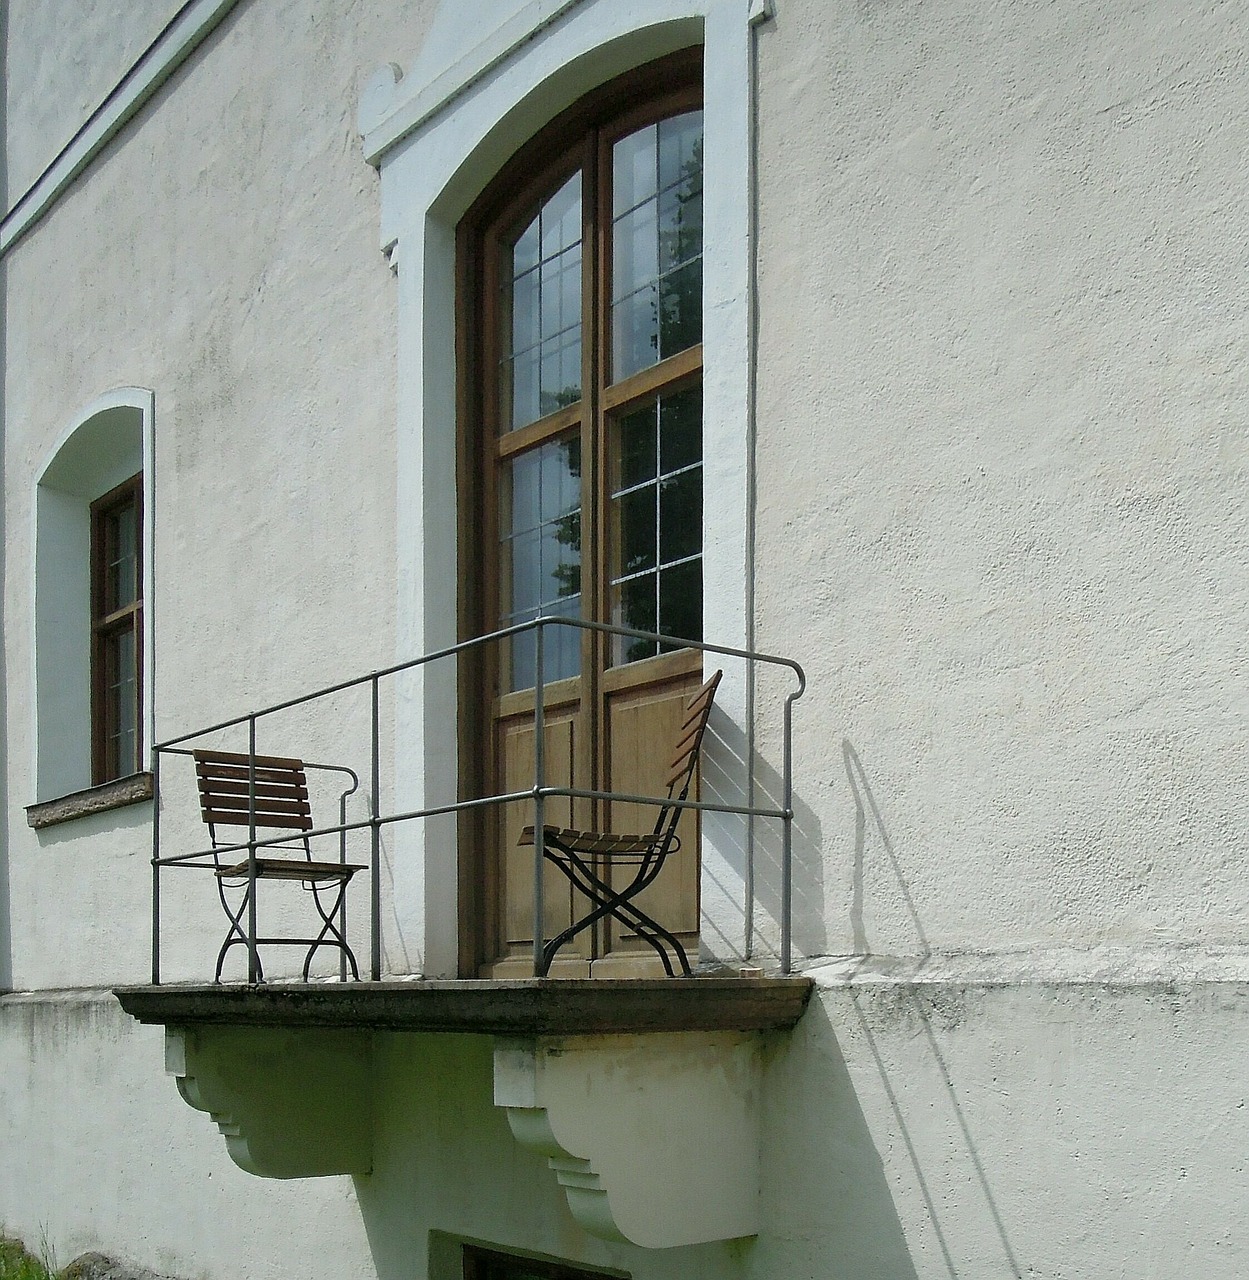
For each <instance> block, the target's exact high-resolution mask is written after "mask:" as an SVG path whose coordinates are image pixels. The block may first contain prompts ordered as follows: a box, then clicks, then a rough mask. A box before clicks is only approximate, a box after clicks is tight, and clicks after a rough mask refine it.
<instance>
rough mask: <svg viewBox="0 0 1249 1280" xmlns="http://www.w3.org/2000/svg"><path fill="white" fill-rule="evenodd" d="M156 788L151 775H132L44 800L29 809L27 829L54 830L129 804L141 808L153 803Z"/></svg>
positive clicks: (27, 809) (27, 808) (27, 810)
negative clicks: (144, 803) (148, 801)
mask: <svg viewBox="0 0 1249 1280" xmlns="http://www.w3.org/2000/svg"><path fill="white" fill-rule="evenodd" d="M154 790H155V786H154V783H153V781H152V775H151V774H150V773H132V774H131V775H130V776H129V777H126V778H118V779H117V780H116V781H115V782H103V783H101V784H100V785H99V786H98V787H88V788H87V789H86V790H85V791H74V792H72V793H71V794H69V795H67V796H58V797H57V798H56V799H55V800H41V801H40V802H39V803H38V804H30V805H27V806H26V825H27V826H30V827H34V828H35V830H37V831H38V830H40V829H41V828H43V827H54V826H56V825H57V824H58V823H61V822H72V821H73V820H74V819H75V818H85V817H87V816H88V815H90V814H93V813H107V812H108V811H109V810H110V809H121V808H124V807H125V806H126V805H128V804H141V803H142V802H143V801H144V800H150V799H151V798H152V795H153V793H154Z"/></svg>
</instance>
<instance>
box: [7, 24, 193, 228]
mask: <svg viewBox="0 0 1249 1280" xmlns="http://www.w3.org/2000/svg"><path fill="white" fill-rule="evenodd" d="M181 7H182V5H181V3H180V2H179V0H142V3H137V4H127V5H94V4H84V3H83V0H13V3H11V4H8V5H6V6H5V9H6V20H7V24H8V45H9V55H8V59H7V62H6V66H5V93H6V115H7V119H8V126H9V128H8V139H7V145H6V148H5V163H6V166H7V168H6V172H7V177H8V196H9V201H10V203H12V202H13V201H16V200H17V199H18V198H19V197H20V196H21V195H22V194H23V192H25V191H26V189H27V188H28V187H30V186H31V184H32V183H33V182H34V181H35V180H36V179H37V178H38V177H39V175H40V174H41V173H42V172H43V170H44V169H45V168H46V167H47V165H48V164H49V163H50V162H51V160H52V159H53V157H54V156H55V155H56V154H57V152H58V151H60V149H61V148H62V147H63V146H64V145H65V144H66V143H67V142H68V141H69V140H70V138H72V137H73V136H74V133H75V132H76V131H77V130H78V129H79V128H80V127H81V126H82V125H83V124H84V123H85V122H86V120H87V117H88V116H89V115H90V114H91V113H92V112H93V111H94V110H95V108H96V107H97V106H99V104H100V102H101V101H102V100H103V98H104V97H105V95H106V94H107V93H108V92H109V91H110V90H111V89H112V88H113V86H114V85H116V84H117V83H118V81H120V80H121V78H122V76H124V75H125V74H126V72H127V71H129V70H130V68H131V66H133V65H134V62H135V60H136V59H137V58H138V57H139V56H140V55H141V54H142V53H143V51H144V50H145V49H146V48H147V47H148V45H150V44H151V43H152V41H153V40H155V39H156V37H157V36H158V35H159V34H160V33H161V31H162V29H163V28H164V26H165V24H166V23H167V22H168V21H169V20H170V19H171V18H172V17H173V16H174V14H175V13H177V12H178V10H179V9H180V8H181Z"/></svg>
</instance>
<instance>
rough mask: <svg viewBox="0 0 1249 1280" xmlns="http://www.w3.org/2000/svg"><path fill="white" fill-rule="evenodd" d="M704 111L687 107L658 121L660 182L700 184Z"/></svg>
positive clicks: (661, 184)
mask: <svg viewBox="0 0 1249 1280" xmlns="http://www.w3.org/2000/svg"><path fill="white" fill-rule="evenodd" d="M702 173H703V113H702V112H701V111H689V112H687V113H686V114H685V115H683V116H672V117H671V118H670V119H668V120H661V121H660V122H659V185H660V186H661V187H670V186H671V185H672V184H673V183H674V182H685V183H694V182H696V183H697V184H698V185H699V186H700V187H701V185H702Z"/></svg>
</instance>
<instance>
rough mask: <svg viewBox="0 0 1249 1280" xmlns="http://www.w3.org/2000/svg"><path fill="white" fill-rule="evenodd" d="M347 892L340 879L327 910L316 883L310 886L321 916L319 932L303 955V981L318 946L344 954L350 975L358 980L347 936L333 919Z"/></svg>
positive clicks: (306, 979)
mask: <svg viewBox="0 0 1249 1280" xmlns="http://www.w3.org/2000/svg"><path fill="white" fill-rule="evenodd" d="M346 892H347V881H346V880H340V881H339V882H338V892H337V893H336V894H335V895H334V901H333V903H332V904H331V905H330V908H329V910H328V911H327V910H326V909H325V908H324V907H323V906H322V904H321V889H320V886H319V885H317V884H313V886H312V899H313V902H314V903H315V904H316V908H317V914H318V915H319V916H320V917H321V921H322V924H321V932H320V933H318V934H317V936H316V938H315V939H313V943H312V946H310V947H309V948H308V954H307V955H306V956H305V957H304V981H305V982H307V981H308V973H309V970H310V969H311V966H312V957H313V955H314V954H315V953H316V950H317V948H318V947H334V948H336V949H337V950H338V952H339V953H340V954H341V955H343V956H345V957H346V959H347V963H348V964H349V965H350V966H351V976H352V978H353V979H354V980H355V981H356V982H359V981H360V969H359V966H357V964H356V957H355V953H354V952H353V951H352V949H351V948H350V947H349V946H348V945H347V938H346V936H345V934H344V931H343V929H342V928H340V927H339V926H338V925H337V924H336V923H335V921H334V916H335V915H336V914H337V913H338V909H339V908H340V907H341V906H342V904H343V898H344V896H345V895H346Z"/></svg>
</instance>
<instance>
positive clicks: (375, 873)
mask: <svg viewBox="0 0 1249 1280" xmlns="http://www.w3.org/2000/svg"><path fill="white" fill-rule="evenodd" d="M378 685H379V677H378V676H377V675H374V676H373V679H372V704H373V705H372V714H371V721H372V724H371V732H372V745H373V757H372V760H371V762H370V764H371V768H372V776H371V778H370V781H369V789H370V791H371V793H372V794H371V795H370V797H369V818H370V822H369V836H370V849H369V890H370V893H369V948H370V960H369V976H370V977H371V978H372V979H373V981H374V982H380V981H381V977H382V885H381V876H380V874H379V872H380V870H381V863H382V824H381V821H380V818H381V812H380V805H381V786H382V765H381V759H380V757H379V744H380V739H381V723H380V714H379V697H380V695H379V688H378Z"/></svg>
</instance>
